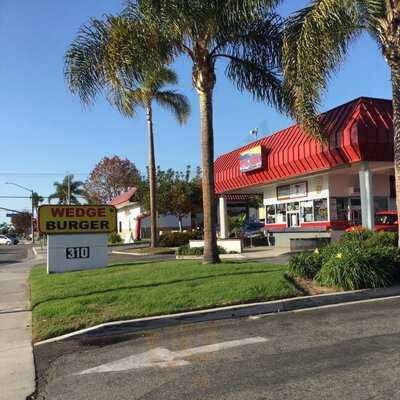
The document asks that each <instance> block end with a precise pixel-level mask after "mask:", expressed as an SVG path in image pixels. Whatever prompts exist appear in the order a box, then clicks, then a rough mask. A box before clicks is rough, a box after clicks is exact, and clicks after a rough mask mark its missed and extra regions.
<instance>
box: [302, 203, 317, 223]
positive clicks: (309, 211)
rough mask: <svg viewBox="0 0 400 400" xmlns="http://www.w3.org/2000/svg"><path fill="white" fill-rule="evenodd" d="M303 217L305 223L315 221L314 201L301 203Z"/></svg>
mask: <svg viewBox="0 0 400 400" xmlns="http://www.w3.org/2000/svg"><path fill="white" fill-rule="evenodd" d="M301 216H302V218H303V221H304V222H313V221H314V203H313V201H312V200H309V201H302V202H301Z"/></svg>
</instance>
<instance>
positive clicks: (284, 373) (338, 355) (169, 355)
mask: <svg viewBox="0 0 400 400" xmlns="http://www.w3.org/2000/svg"><path fill="white" fill-rule="evenodd" d="M399 316H400V298H395V299H386V300H380V301H373V302H364V303H358V304H347V305H344V306H334V307H327V308H322V309H314V310H313V309H309V310H304V311H300V312H290V313H282V314H273V315H268V316H260V317H250V318H243V319H235V320H225V321H218V322H211V323H210V322H208V323H198V324H192V325H181V326H178V327H171V328H165V329H160V330H153V331H149V332H146V333H132V332H130V333H129V332H127V333H126V334H125V335H118V336H111V337H96V336H90V335H87V336H86V337H85V339H81V340H80V341H77V340H69V341H65V342H62V343H50V344H45V345H40V346H36V350H35V356H36V366H37V372H38V375H39V392H38V394H37V395H38V397H37V398H40V399H42V398H44V399H51V400H67V399H68V400H78V399H79V400H83V399H96V400H102V399H104V400H106V399H107V400H110V399H118V400H123V399H129V400H131V399H154V400H159V399H168V400H170V399H213V400H216V399H219V400H220V399H230V400H232V399H233V400H242V399H245V400H270V399H274V400H280V399H282V400H283V399H285V400H286V399H398V398H400V385H399V384H400V378H399V376H400V359H399V353H398V349H399V346H400V335H399V333H400V318H399Z"/></svg>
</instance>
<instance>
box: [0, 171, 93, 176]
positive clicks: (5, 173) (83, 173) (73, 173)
mask: <svg viewBox="0 0 400 400" xmlns="http://www.w3.org/2000/svg"><path fill="white" fill-rule="evenodd" d="M4 175H7V176H60V175H61V176H66V175H74V176H87V175H90V172H71V173H68V174H66V173H65V172H59V173H58V172H0V176H4Z"/></svg>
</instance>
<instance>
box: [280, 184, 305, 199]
mask: <svg viewBox="0 0 400 400" xmlns="http://www.w3.org/2000/svg"><path fill="white" fill-rule="evenodd" d="M306 196H307V182H298V183H292V184H291V185H283V186H278V187H277V188H276V198H277V199H278V200H286V199H296V198H299V197H306Z"/></svg>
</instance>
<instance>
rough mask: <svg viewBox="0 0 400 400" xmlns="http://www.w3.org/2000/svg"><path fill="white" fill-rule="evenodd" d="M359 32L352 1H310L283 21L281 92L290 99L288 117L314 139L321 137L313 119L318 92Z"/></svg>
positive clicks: (317, 123) (358, 16) (318, 99)
mask: <svg viewBox="0 0 400 400" xmlns="http://www.w3.org/2000/svg"><path fill="white" fill-rule="evenodd" d="M361 29H362V21H361V14H360V9H359V3H357V1H356V0H314V1H313V3H312V5H311V6H309V7H307V8H305V9H303V10H300V11H299V12H298V13H296V14H295V15H294V16H292V17H290V18H289V19H288V20H287V22H286V26H285V35H284V46H283V64H284V75H285V93H286V94H287V95H289V96H290V97H292V99H291V101H290V105H291V107H292V110H291V111H292V115H293V116H294V117H295V118H296V119H297V120H298V122H299V123H300V124H302V125H303V126H304V128H305V129H306V131H307V132H308V133H309V134H311V135H313V136H315V137H317V138H321V139H322V138H323V132H322V131H321V127H320V124H319V120H318V117H317V114H318V105H319V103H320V99H321V93H322V92H323V91H324V90H325V89H326V86H327V82H328V81H329V79H330V77H331V75H332V73H333V72H335V71H336V70H337V69H338V68H339V66H340V64H341V62H342V60H343V59H344V57H345V55H346V53H347V49H348V45H349V43H350V42H351V41H352V40H353V39H354V38H355V37H356V36H357V35H358V34H359V33H360V32H361Z"/></svg>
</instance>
